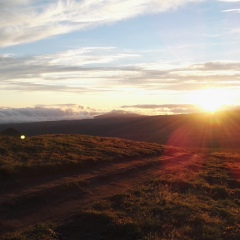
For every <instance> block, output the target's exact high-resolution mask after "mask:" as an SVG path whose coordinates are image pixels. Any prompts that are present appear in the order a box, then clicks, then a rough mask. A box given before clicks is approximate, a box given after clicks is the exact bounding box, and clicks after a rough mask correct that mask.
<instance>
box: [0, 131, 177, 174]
mask: <svg viewBox="0 0 240 240" xmlns="http://www.w3.org/2000/svg"><path fill="white" fill-rule="evenodd" d="M174 151H180V149H178V148H173V147H172V148H171V147H164V146H162V145H159V144H154V143H144V142H135V141H127V140H121V139H118V138H103V137H91V136H82V135H45V136H38V137H31V138H26V139H25V140H21V139H18V138H14V137H2V136H1V137H0V156H1V157H0V177H3V178H6V177H7V176H12V175H16V174H22V175H24V174H32V175H33V176H35V174H42V173H43V172H45V171H51V172H54V171H55V170H56V171H57V170H66V169H69V168H76V167H78V168H84V167H86V166H93V165H94V164H96V163H102V162H110V161H113V160H116V159H129V158H137V157H147V156H154V155H159V154H163V153H164V152H174Z"/></svg>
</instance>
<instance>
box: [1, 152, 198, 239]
mask: <svg viewBox="0 0 240 240" xmlns="http://www.w3.org/2000/svg"><path fill="white" fill-rule="evenodd" d="M201 161H202V157H201V156H200V155H196V154H187V153H178V154H176V155H174V156H159V157H154V158H143V159H132V160H128V161H124V160H122V161H120V160H119V161H116V162H113V163H109V164H108V165H106V164H105V165H104V166H99V167H98V168H94V169H92V170H88V171H81V172H79V173H76V172H74V173H73V172H69V173H66V174H61V175H59V176H53V177H52V178H51V177H49V178H44V179H41V180H36V181H34V180H32V181H29V182H28V183H26V182H25V183H24V184H22V185H19V186H18V187H16V188H15V189H12V190H6V191H5V192H2V194H1V195H0V236H1V235H3V234H6V233H9V232H14V231H17V230H20V229H24V228H26V227H28V226H30V225H32V224H36V223H39V222H42V221H54V222H57V223H60V222H61V221H63V220H64V219H66V218H68V217H70V216H72V215H73V214H75V213H76V212H77V211H79V210H81V209H82V208H83V207H85V206H87V205H88V204H91V203H93V202H94V201H97V200H100V199H104V198H106V197H110V196H112V195H114V194H116V193H120V192H123V191H126V190H128V189H130V188H133V187H134V186H137V185H139V184H141V183H143V182H146V181H148V180H152V179H154V178H157V177H158V176H160V175H161V174H163V173H164V172H167V171H171V170H172V169H176V167H177V168H178V169H179V171H180V170H181V169H182V168H188V167H189V168H192V167H193V166H196V165H197V164H199V162H201Z"/></svg>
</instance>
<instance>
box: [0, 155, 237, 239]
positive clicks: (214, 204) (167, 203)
mask: <svg viewBox="0 0 240 240" xmlns="http://www.w3.org/2000/svg"><path fill="white" fill-rule="evenodd" d="M232 166H238V168H239V166H240V157H239V156H238V155H232V154H222V153H216V154H212V155H208V156H206V157H205V159H204V161H203V162H199V163H198V164H196V165H195V166H193V168H192V169H190V168H186V169H184V170H182V171H181V172H179V170H178V169H177V168H176V169H173V170H171V171H169V172H167V173H165V174H163V175H162V176H161V177H159V178H157V179H153V180H152V181H150V182H147V183H145V184H143V185H141V186H139V187H138V188H135V189H132V190H130V191H127V192H124V193H121V194H117V195H114V196H112V197H110V198H107V199H103V200H101V201H98V202H95V203H94V204H93V205H91V206H89V207H88V208H86V209H84V210H82V211H81V212H80V213H76V215H75V216H74V217H72V218H70V219H68V220H66V221H64V222H63V223H62V224H60V225H59V226H56V227H48V226H46V225H44V226H45V227H42V228H41V227H40V228H39V226H36V227H35V228H32V229H30V230H27V231H25V232H22V233H16V234H15V236H10V237H8V238H4V239H3V240H25V239H28V240H35V239H39V240H40V239H43V240H44V239H45V240H61V239H71V240H77V239H115V240H118V239H119V240H120V239H121V240H123V239H124V240H128V239H129V240H131V239H141V240H151V239H154V240H157V239H159V240H175V239H181V240H191V239H194V240H230V239H231V240H239V239H240V201H239V199H240V189H239V187H240V183H239V182H238V181H237V179H234V175H232V169H231V167H232ZM29 233H31V234H32V233H33V234H32V235H31V234H29ZM42 234H45V235H42ZM39 236H41V237H39Z"/></svg>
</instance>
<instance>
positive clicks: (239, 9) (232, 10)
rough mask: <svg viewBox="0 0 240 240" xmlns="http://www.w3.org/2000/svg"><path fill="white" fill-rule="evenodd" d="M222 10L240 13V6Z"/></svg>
mask: <svg viewBox="0 0 240 240" xmlns="http://www.w3.org/2000/svg"><path fill="white" fill-rule="evenodd" d="M222 12H236V13H239V12H240V8H235V9H227V10H223V11H222Z"/></svg>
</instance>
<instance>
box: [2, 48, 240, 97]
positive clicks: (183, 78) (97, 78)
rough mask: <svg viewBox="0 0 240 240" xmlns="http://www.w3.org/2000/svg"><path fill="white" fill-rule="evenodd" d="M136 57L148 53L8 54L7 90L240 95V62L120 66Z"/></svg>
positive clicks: (91, 50) (4, 76)
mask: <svg viewBox="0 0 240 240" xmlns="http://www.w3.org/2000/svg"><path fill="white" fill-rule="evenodd" d="M133 57H137V58H139V60H141V59H142V60H144V54H143V55H140V54H134V53H132V52H131V51H129V52H128V51H122V52H121V51H120V50H118V49H116V48H105V49H104V48H102V49H101V48H99V49H98V48H84V49H78V50H69V51H66V52H61V53H57V54H53V55H44V56H33V57H23V58H21V57H15V56H11V55H10V56H4V55H2V56H0V71H1V75H0V81H1V90H2V91H4V90H5V91H10V90H12V91H27V92H36V91H41V92H69V93H99V92H103V91H104V92H109V91H125V89H139V90H142V91H145V92H146V93H149V94H151V91H164V90H167V91H188V90H197V89H201V88H204V87H206V86H209V85H213V86H214V87H219V88H232V89H235V90H234V91H239V90H240V86H239V81H240V62H206V63H193V64H182V63H177V62H175V63H174V62H173V63H169V62H155V63H138V64H123V63H121V61H119V62H118V60H119V59H121V60H124V61H128V60H129V59H131V58H133ZM106 62H107V64H106V65H105V63H106ZM112 63H114V64H112Z"/></svg>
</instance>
